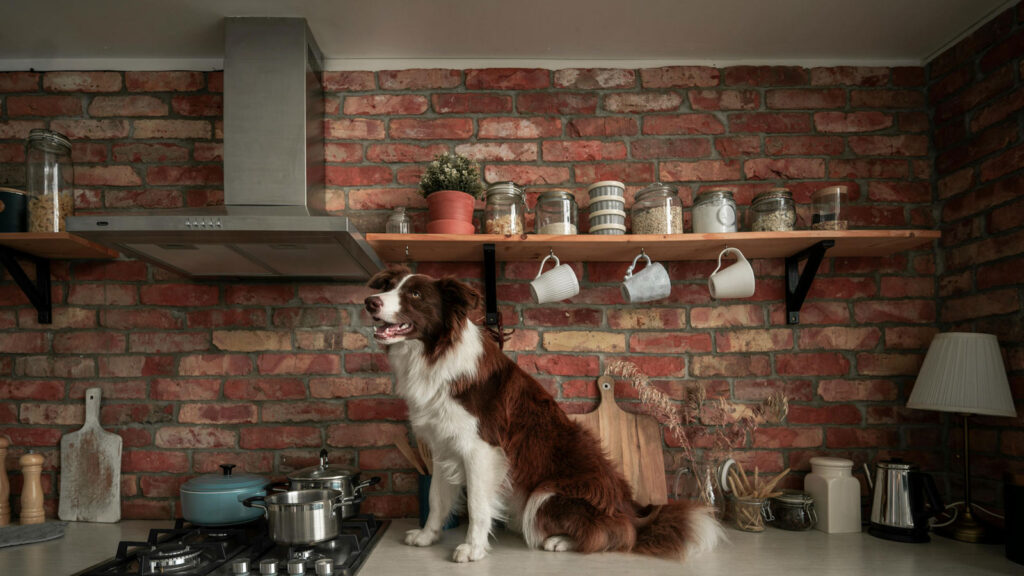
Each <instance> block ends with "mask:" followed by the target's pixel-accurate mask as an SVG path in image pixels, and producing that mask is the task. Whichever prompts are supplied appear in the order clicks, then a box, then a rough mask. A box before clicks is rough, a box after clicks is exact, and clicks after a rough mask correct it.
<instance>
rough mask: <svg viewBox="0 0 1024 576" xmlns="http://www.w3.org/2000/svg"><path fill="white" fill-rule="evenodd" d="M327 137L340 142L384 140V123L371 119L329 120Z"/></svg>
mask: <svg viewBox="0 0 1024 576" xmlns="http://www.w3.org/2000/svg"><path fill="white" fill-rule="evenodd" d="M326 132H327V134H326V136H327V137H328V138H334V139H338V140H383V139H384V135H385V132H384V121H383V120H375V119H370V118H340V119H337V120H328V121H327V129H326Z"/></svg>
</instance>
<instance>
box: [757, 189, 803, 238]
mask: <svg viewBox="0 0 1024 576" xmlns="http://www.w3.org/2000/svg"><path fill="white" fill-rule="evenodd" d="M749 215H750V231H751V232H782V231H787V230H792V229H793V226H794V225H795V224H796V205H795V204H794V203H793V194H792V193H791V192H790V191H789V190H787V189H785V188H772V189H771V190H768V191H767V192H761V193H760V194H758V195H757V196H754V201H753V202H751V203H750V212H749Z"/></svg>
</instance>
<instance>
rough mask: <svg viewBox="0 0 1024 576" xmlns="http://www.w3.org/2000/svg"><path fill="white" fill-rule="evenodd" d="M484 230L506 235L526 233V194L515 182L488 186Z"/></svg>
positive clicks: (489, 232)
mask: <svg viewBox="0 0 1024 576" xmlns="http://www.w3.org/2000/svg"><path fill="white" fill-rule="evenodd" d="M484 232H486V233H487V234H504V235H511V234H525V233H526V194H525V193H523V189H522V188H520V187H518V186H516V184H515V182H497V183H495V184H491V185H490V186H488V187H487V202H486V204H484Z"/></svg>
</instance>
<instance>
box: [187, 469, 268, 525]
mask: <svg viewBox="0 0 1024 576" xmlns="http://www.w3.org/2000/svg"><path fill="white" fill-rule="evenodd" d="M220 467H221V468H222V469H223V470H224V473H223V474H207V475H204V476H197V477H195V478H192V479H191V480H189V481H187V482H185V483H184V484H182V485H181V490H180V494H181V516H182V517H183V518H184V519H185V520H188V521H189V522H192V523H193V524H199V525H202V526H225V525H229V524H242V523H245V522H249V521H252V520H255V519H257V518H259V517H260V516H262V515H263V511H262V510H260V509H258V508H249V507H247V506H244V505H243V504H242V501H243V500H245V499H246V498H252V497H253V496H266V495H267V485H268V484H269V482H268V480H267V479H266V478H264V477H262V476H256V475H254V474H232V473H231V469H232V468H234V467H235V465H234V464H221V465H220Z"/></svg>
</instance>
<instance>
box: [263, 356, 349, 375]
mask: <svg viewBox="0 0 1024 576" xmlns="http://www.w3.org/2000/svg"><path fill="white" fill-rule="evenodd" d="M256 368H257V370H258V371H259V373H260V374H337V373H338V372H340V371H341V359H340V358H339V357H338V356H336V355H333V354H260V355H259V357H258V358H257V359H256Z"/></svg>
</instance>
